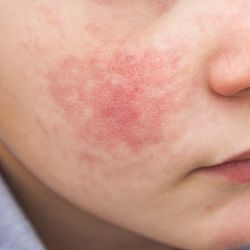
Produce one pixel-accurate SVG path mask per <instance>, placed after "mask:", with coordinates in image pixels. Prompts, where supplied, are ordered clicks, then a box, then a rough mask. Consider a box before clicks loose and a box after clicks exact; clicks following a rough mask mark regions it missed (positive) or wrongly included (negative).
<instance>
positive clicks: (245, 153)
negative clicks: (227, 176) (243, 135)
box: [221, 149, 250, 164]
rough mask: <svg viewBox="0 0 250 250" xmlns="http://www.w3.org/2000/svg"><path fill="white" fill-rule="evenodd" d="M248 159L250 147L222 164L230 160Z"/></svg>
mask: <svg viewBox="0 0 250 250" xmlns="http://www.w3.org/2000/svg"><path fill="white" fill-rule="evenodd" d="M246 159H250V149H247V150H245V151H243V152H241V153H238V154H235V155H233V156H231V157H229V158H227V159H226V160H225V161H223V162H222V163H221V164H225V163H228V162H234V161H241V160H246Z"/></svg>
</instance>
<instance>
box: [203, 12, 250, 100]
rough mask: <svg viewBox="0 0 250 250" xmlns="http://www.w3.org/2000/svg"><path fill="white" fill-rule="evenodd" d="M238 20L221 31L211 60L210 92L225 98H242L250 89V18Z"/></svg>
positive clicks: (209, 66) (224, 26)
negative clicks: (240, 96)
mask: <svg viewBox="0 0 250 250" xmlns="http://www.w3.org/2000/svg"><path fill="white" fill-rule="evenodd" d="M249 10H250V9H249ZM248 13H249V12H248ZM237 16H238V17H237V18H234V16H231V17H230V18H228V21H227V22H225V23H224V24H223V25H222V26H221V27H220V28H221V32H219V33H218V34H219V35H218V43H217V44H215V49H214V50H213V52H212V54H211V55H210V59H209V65H208V72H209V73H208V82H209V85H210V88H211V89H212V90H213V91H214V92H215V93H217V94H219V95H222V96H235V95H239V94H241V93H243V92H245V91H246V90H249V88H250V16H249V14H248V15H247V16H244V14H242V15H240V14H239V15H237ZM230 19H231V20H230Z"/></svg>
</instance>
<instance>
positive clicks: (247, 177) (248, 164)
mask: <svg viewBox="0 0 250 250" xmlns="http://www.w3.org/2000/svg"><path fill="white" fill-rule="evenodd" d="M197 172H202V173H204V174H209V175H211V174H212V175H220V176H224V177H226V178H227V179H228V180H229V181H232V182H236V183H248V182H250V159H246V160H239V161H231V162H226V163H223V164H219V165H214V166H210V167H203V168H199V169H197Z"/></svg>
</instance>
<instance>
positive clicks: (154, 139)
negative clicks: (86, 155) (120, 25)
mask: <svg viewBox="0 0 250 250" xmlns="http://www.w3.org/2000/svg"><path fill="white" fill-rule="evenodd" d="M89 54H90V55H87V56H85V57H84V59H81V58H78V57H75V56H68V57H65V58H63V59H62V60H61V61H60V62H59V64H58V65H57V66H56V67H55V68H53V69H51V70H50V71H49V73H48V74H47V75H46V77H47V79H48V81H49V93H50V94H51V95H52V97H53V100H54V102H55V103H56V104H57V106H58V107H59V108H60V109H62V111H63V113H64V114H65V118H66V120H67V122H68V123H69V124H70V126H71V127H72V128H73V131H74V134H75V136H76V138H77V139H78V140H80V141H81V143H82V144H84V145H86V146H95V147H98V148H101V149H104V150H108V151H109V152H114V151H115V150H116V149H117V148H119V147H123V148H124V147H127V148H128V149H129V150H130V151H138V150H140V149H141V148H142V147H143V146H150V145H155V144H157V143H160V142H162V140H163V138H164V132H163V117H166V113H168V115H169V120H168V121H171V115H172V114H173V113H174V112H176V107H175V104H174V103H175V98H176V95H175V91H176V89H174V87H172V85H171V84H169V82H171V81H172V80H173V77H174V72H175V69H176V68H177V66H178V64H179V57H178V56H173V55H172V57H171V60H169V59H168V60H167V59H166V58H167V56H166V55H165V54H164V51H161V50H159V49H152V48H148V49H144V50H143V51H140V52H139V53H136V54H133V53H130V52H126V51H124V50H116V51H114V52H113V53H112V55H100V54H95V53H89ZM168 121H165V120H164V122H168Z"/></svg>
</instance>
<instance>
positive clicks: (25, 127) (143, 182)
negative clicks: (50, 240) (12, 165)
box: [0, 0, 250, 250]
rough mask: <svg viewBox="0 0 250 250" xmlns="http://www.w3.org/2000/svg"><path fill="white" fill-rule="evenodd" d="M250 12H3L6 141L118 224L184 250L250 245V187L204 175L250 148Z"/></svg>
mask: <svg viewBox="0 0 250 250" xmlns="http://www.w3.org/2000/svg"><path fill="white" fill-rule="evenodd" d="M59 2H60V3H59ZM249 11H250V3H249V2H248V1H246V0H245V1H232V0H222V1H214V0H210V1H205V0H203V1H194V2H192V4H191V3H190V1H172V0H171V1H168V0H155V1H151V0H150V1H149V0H136V1H134V0H133V1H132V0H120V1H117V0H116V1H114V0H92V1H90V0H85V1H66V0H63V1H62V0H60V1H51V0H46V1H45V0H44V1H28V0H10V1H5V3H1V4H0V30H1V31H0V34H1V37H2V38H3V39H1V40H0V106H1V107H3V108H1V110H0V139H1V141H2V142H3V143H4V144H6V145H7V146H8V148H9V149H10V150H11V151H12V153H13V154H14V155H15V157H17V158H18V159H19V160H20V161H21V162H22V163H23V165H24V166H25V167H26V168H27V169H28V170H29V171H31V172H32V173H33V174H34V175H35V176H36V177H37V178H38V179H39V180H40V181H41V182H42V183H44V184H45V185H47V186H49V187H50V188H51V189H52V190H54V191H56V192H57V193H58V194H60V195H61V196H63V197H64V198H65V199H67V200H69V201H70V202H72V203H73V204H75V205H76V206H78V207H80V208H81V209H83V210H86V211H89V212H91V213H93V214H95V215H97V216H99V217H101V218H104V219H106V220H108V221H109V222H111V223H115V224H117V225H120V226H122V227H125V228H127V229H129V230H131V231H134V232H138V233H140V234H142V235H145V236H148V237H150V238H152V239H154V240H158V241H161V242H163V243H166V244H168V245H172V246H175V247H179V248H185V249H192V250H195V249H199V250H201V249H231V248H233V247H238V246H239V245H243V244H247V243H249V238H248V237H249V235H250V224H249V223H247V220H246V218H248V217H249V215H250V212H249V211H250V199H249V198H250V187H249V185H247V184H244V185H243V184H239V183H235V182H232V181H231V180H229V179H228V178H225V177H222V176H217V175H216V176H215V175H204V174H202V173H200V172H198V171H195V170H196V169H198V168H200V167H201V166H209V165H213V164H217V163H219V162H221V161H223V160H224V159H225V158H228V157H229V156H231V155H234V154H236V153H238V152H241V151H242V150H245V149H247V148H249V146H250V143H249V142H250V134H249V133H248V130H249V125H250V119H248V114H249V108H250V100H249V95H250V94H249V92H248V91H247V89H248V87H250V86H249V85H250V73H249V72H250V71H249V68H250V52H249V44H250V30H249V29H250V18H249ZM243 231H244V233H243ZM194 235H199V237H194Z"/></svg>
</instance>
